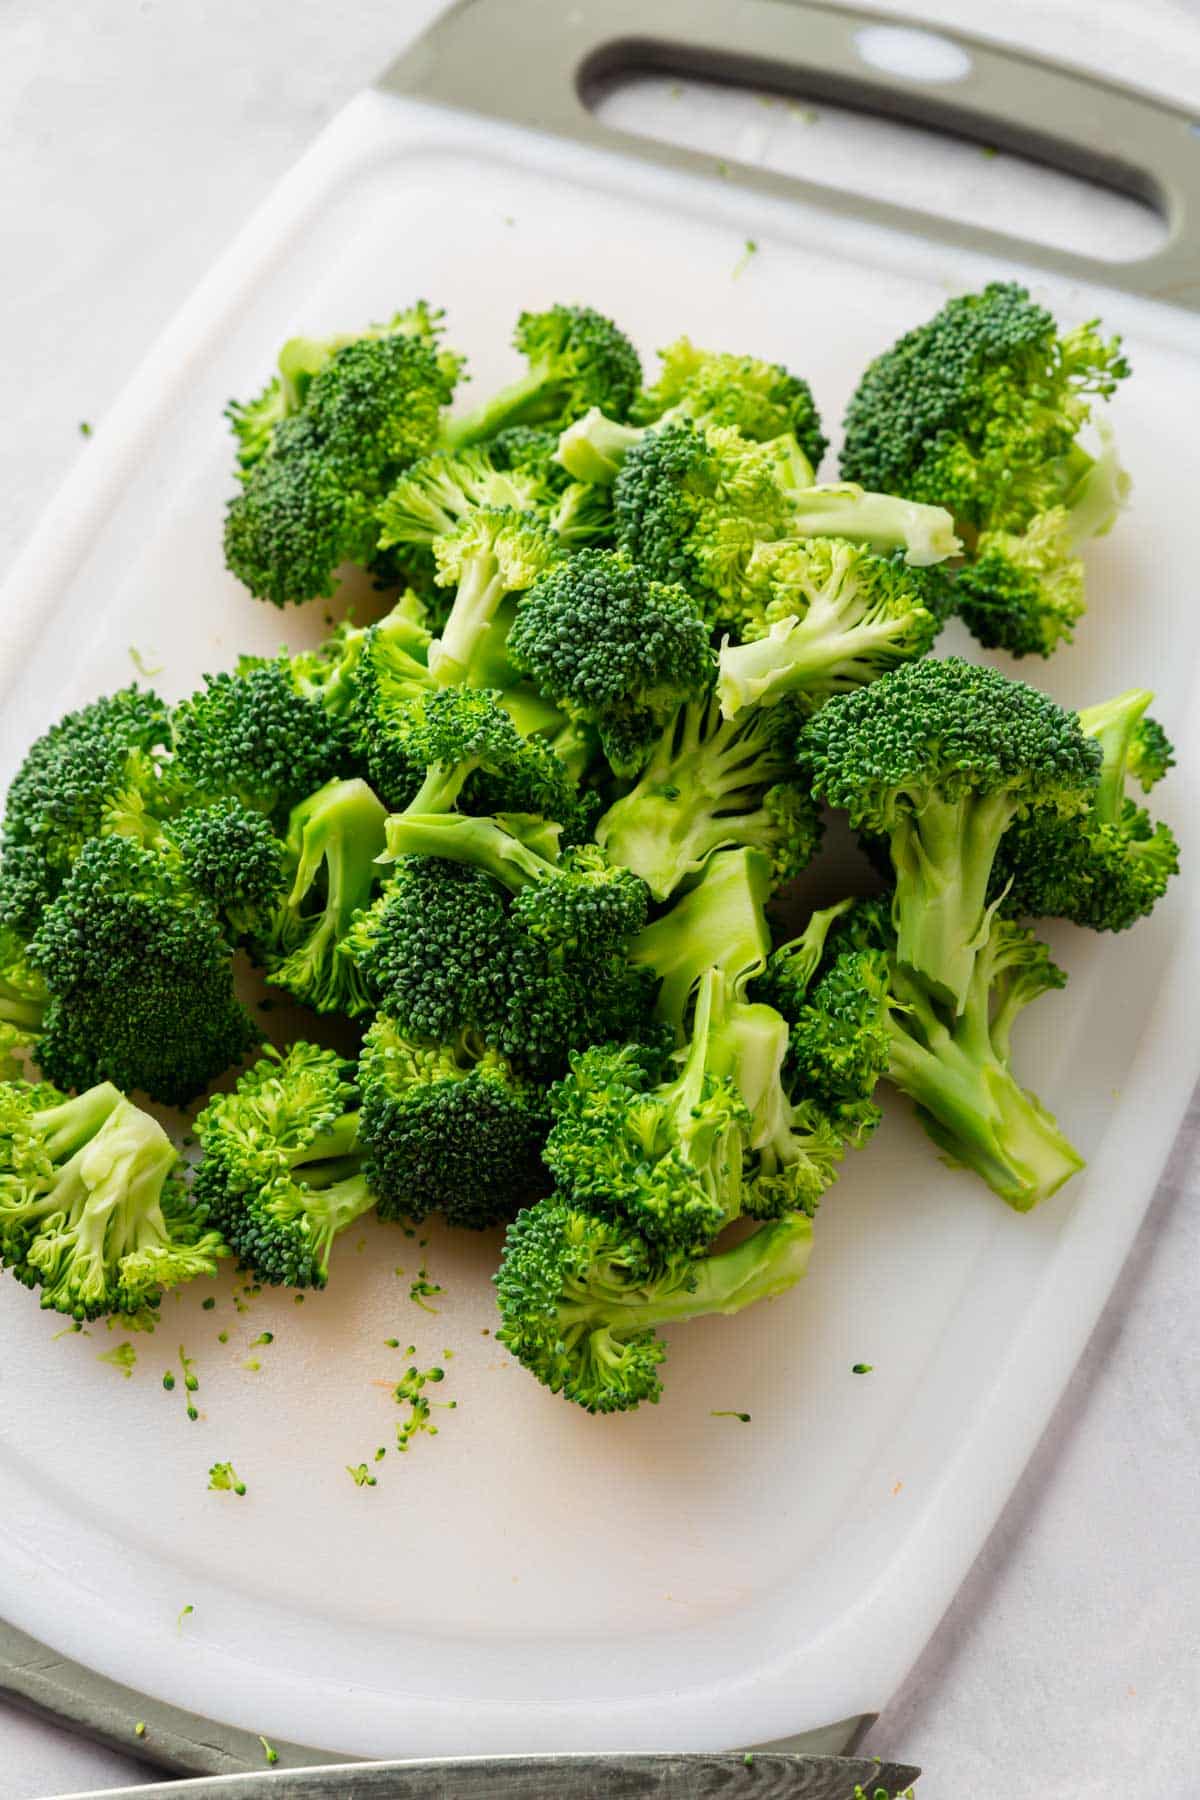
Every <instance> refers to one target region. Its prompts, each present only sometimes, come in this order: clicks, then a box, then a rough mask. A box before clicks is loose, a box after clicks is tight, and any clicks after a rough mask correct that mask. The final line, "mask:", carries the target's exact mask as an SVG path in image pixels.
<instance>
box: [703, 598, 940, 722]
mask: <svg viewBox="0 0 1200 1800" xmlns="http://www.w3.org/2000/svg"><path fill="white" fill-rule="evenodd" d="M848 612H849V609H847V608H845V607H841V606H838V605H836V604H835V603H833V602H831V601H829V600H828V599H826V598H825V597H824V596H822V597H821V598H820V599H817V600H814V601H813V603H812V605H811V606H810V607H809V609H808V611H807V612H806V613H805V614H804V616H803V618H787V619H777V620H776V621H775V622H774V623H773V624H772V626H771V628H770V630H769V631H768V632H767V635H766V636H765V637H761V638H754V639H752V640H751V641H750V642H749V643H748V644H726V645H724V646H723V647H722V650H721V665H720V675H719V677H718V683H717V693H718V696H719V698H720V702H721V711H722V714H723V715H724V717H725V718H726V719H734V718H736V717H737V715H738V713H740V712H741V711H743V709H744V708H745V707H747V706H774V705H775V704H776V703H777V702H778V701H780V700H782V699H783V698H784V696H785V695H787V694H797V693H804V692H805V690H806V689H813V688H815V689H819V691H820V692H821V693H822V694H828V693H830V692H833V691H836V690H837V689H839V688H855V687H862V686H864V685H865V683H866V682H868V681H870V680H871V679H872V677H873V676H874V675H876V674H877V673H878V672H879V665H878V660H877V659H878V656H879V653H880V652H881V651H884V652H886V650H887V649H888V647H889V646H890V645H891V644H892V643H894V642H895V641H896V640H897V639H899V640H901V641H903V639H904V637H905V635H906V634H907V633H908V632H909V631H910V630H911V621H909V620H907V619H897V618H887V617H880V618H877V619H874V620H869V621H863V622H860V623H855V622H854V621H853V619H852V618H850V617H849V616H848Z"/></svg>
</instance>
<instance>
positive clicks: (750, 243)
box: [732, 238, 758, 281]
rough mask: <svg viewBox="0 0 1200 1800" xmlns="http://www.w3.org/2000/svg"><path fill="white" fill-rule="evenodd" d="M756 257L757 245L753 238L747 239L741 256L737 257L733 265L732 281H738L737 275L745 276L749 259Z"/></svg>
mask: <svg viewBox="0 0 1200 1800" xmlns="http://www.w3.org/2000/svg"><path fill="white" fill-rule="evenodd" d="M757 255H758V244H757V243H756V242H755V240H754V239H753V238H747V239H746V242H745V245H744V246H743V248H742V254H741V255H740V256H739V257H738V259H737V261H736V262H735V263H734V265H733V277H732V278H733V280H734V281H736V280H737V279H738V277H739V275H744V274H745V272H746V270H747V269H748V268H749V267H750V259H751V257H754V256H757Z"/></svg>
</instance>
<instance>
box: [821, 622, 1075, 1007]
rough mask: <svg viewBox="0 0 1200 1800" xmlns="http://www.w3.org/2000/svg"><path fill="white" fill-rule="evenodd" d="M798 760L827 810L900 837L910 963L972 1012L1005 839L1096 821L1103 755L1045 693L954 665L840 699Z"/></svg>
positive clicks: (897, 861) (897, 674)
mask: <svg viewBox="0 0 1200 1800" xmlns="http://www.w3.org/2000/svg"><path fill="white" fill-rule="evenodd" d="M798 755H799V758H800V761H801V763H802V765H803V766H804V767H805V768H807V770H808V771H809V773H810V775H811V780H812V786H813V790H814V792H815V793H816V795H817V797H818V798H819V799H823V800H826V801H828V802H829V804H830V805H831V806H838V807H842V808H844V809H845V811H846V812H847V813H848V814H849V818H850V824H851V826H852V827H853V828H854V829H855V830H866V831H868V832H876V833H882V834H884V835H886V836H887V837H888V838H889V839H890V847H891V859H892V865H893V868H894V870H895V875H896V887H895V891H894V895H893V900H892V917H893V921H894V924H895V927H896V932H897V939H898V947H897V955H898V957H899V960H900V962H901V963H902V964H904V965H905V966H907V967H909V968H911V969H912V970H913V971H914V972H915V973H916V974H917V975H919V976H921V977H922V978H923V979H924V980H925V981H926V982H928V983H929V984H931V985H932V986H933V987H934V988H935V989H936V990H937V991H939V992H940V993H941V994H942V995H943V996H944V997H945V998H947V999H948V1000H949V1002H950V1003H951V1004H952V1005H953V1006H954V1007H955V1008H956V1009H957V1010H960V1011H961V1009H962V1008H963V1007H964V1006H965V1005H966V1002H967V992H968V988H969V985H970V981H971V974H972V969H973V967H974V962H975V957H976V953H977V948H978V945H979V944H980V943H981V941H982V939H983V937H984V933H985V928H986V920H987V909H988V887H989V883H990V880H991V874H992V866H993V863H994V862H995V859H996V853H997V850H998V848H999V845H1000V840H1001V838H1002V836H1003V834H1004V832H1005V831H1007V829H1008V827H1009V826H1010V825H1011V824H1012V823H1013V821H1014V820H1015V819H1017V818H1020V817H1024V816H1025V815H1027V814H1030V813H1033V812H1037V811H1039V810H1046V811H1050V812H1057V813H1060V814H1061V815H1062V816H1064V817H1067V816H1069V815H1070V814H1071V813H1073V812H1082V811H1084V810H1086V808H1087V806H1088V803H1089V801H1090V798H1091V794H1092V791H1093V789H1094V788H1095V785H1096V780H1097V777H1098V774H1099V767H1100V751H1099V747H1098V746H1097V745H1096V744H1095V743H1094V742H1093V741H1092V740H1091V739H1090V738H1088V737H1086V736H1085V735H1084V733H1083V731H1082V730H1081V728H1080V725H1079V721H1078V719H1077V717H1076V716H1075V714H1073V713H1069V712H1066V711H1064V709H1063V708H1062V707H1060V706H1058V705H1057V704H1056V703H1055V702H1054V701H1053V700H1051V699H1050V698H1049V696H1048V695H1046V694H1042V693H1039V691H1038V690H1037V689H1036V688H1032V687H1029V686H1027V685H1026V684H1025V683H1024V682H1021V681H1013V680H1010V679H1009V677H1007V676H1005V675H1001V674H1000V673H999V672H998V671H997V670H995V669H985V668H979V667H977V666H975V665H974V664H971V663H965V662H962V661H961V660H960V659H959V658H957V657H947V658H946V659H945V661H934V660H931V659H929V658H926V659H925V660H923V661H921V662H915V663H907V664H904V665H902V666H901V667H900V668H898V669H894V670H892V672H891V673H890V674H887V675H884V676H882V677H881V678H880V679H879V680H878V681H874V682H871V683H870V684H869V686H867V687H864V688H859V689H858V690H857V691H855V692H854V693H850V694H840V695H837V696H835V697H834V698H833V699H832V700H830V701H828V702H827V704H826V705H825V706H824V707H822V708H821V710H820V711H819V712H817V713H816V714H814V716H813V717H812V718H811V719H810V720H809V722H808V724H807V725H806V727H805V729H804V731H803V732H802V733H801V737H800V741H799V744H798Z"/></svg>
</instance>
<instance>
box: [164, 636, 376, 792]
mask: <svg viewBox="0 0 1200 1800" xmlns="http://www.w3.org/2000/svg"><path fill="white" fill-rule="evenodd" d="M204 681H205V685H204V687H203V688H202V689H201V690H200V692H199V693H196V694H193V695H192V696H191V697H190V698H189V699H187V700H183V701H181V702H180V704H179V705H178V706H177V707H176V708H175V711H174V714H173V719H172V722H173V725H174V732H175V760H174V764H173V773H174V775H175V777H176V779H177V781H178V782H179V783H180V785H181V786H182V787H183V788H184V789H185V790H186V791H187V792H189V793H193V794H196V795H198V796H200V797H202V798H209V799H217V798H227V797H231V798H233V799H237V800H240V801H242V803H243V804H244V805H245V806H249V807H255V808H257V809H258V810H259V811H260V812H263V813H265V814H266V815H267V816H268V817H269V818H271V819H274V820H275V821H276V822H278V823H282V822H283V821H284V820H285V819H286V818H287V816H288V813H289V812H290V811H291V809H292V807H293V806H295V805H296V803H297V802H298V801H299V800H301V799H303V798H304V796H305V795H306V794H311V793H312V792H313V790H314V789H315V788H318V787H321V786H323V785H324V783H325V782H327V781H330V780H332V779H334V778H335V777H337V776H344V775H349V774H353V773H354V771H355V768H356V765H357V758H356V756H355V752H354V739H353V735H352V733H351V730H350V728H349V726H348V724H346V723H345V722H344V721H343V720H341V719H339V718H337V717H335V716H333V715H332V714H331V712H330V710H329V709H328V708H327V707H326V706H325V705H324V704H322V701H321V700H320V699H319V698H316V697H311V698H310V697H309V696H307V695H305V694H303V693H300V692H298V691H297V685H296V680H295V678H294V676H293V673H292V671H291V669H290V668H289V667H288V666H287V665H286V664H285V662H283V661H282V660H276V661H274V662H269V663H263V664H260V665H258V666H254V667H248V668H245V669H244V670H243V671H242V672H240V673H238V674H235V675H228V674H221V675H206V676H205V678H204Z"/></svg>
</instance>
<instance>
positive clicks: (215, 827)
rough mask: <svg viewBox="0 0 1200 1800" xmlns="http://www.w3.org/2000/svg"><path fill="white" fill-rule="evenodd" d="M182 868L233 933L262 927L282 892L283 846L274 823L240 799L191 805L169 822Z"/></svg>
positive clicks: (246, 934) (252, 932)
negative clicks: (271, 823) (207, 804)
mask: <svg viewBox="0 0 1200 1800" xmlns="http://www.w3.org/2000/svg"><path fill="white" fill-rule="evenodd" d="M170 841H171V842H172V843H173V844H174V845H175V847H176V849H177V850H178V853H179V860H180V864H181V866H182V869H183V873H184V875H185V876H186V878H187V880H188V881H189V882H190V883H191V885H192V886H193V887H194V888H196V889H197V890H198V892H200V893H201V894H203V895H204V896H205V898H206V899H207V900H209V901H210V902H211V904H212V905H213V906H214V907H215V909H216V911H217V912H218V913H219V914H220V916H221V917H222V918H223V919H224V920H225V923H226V925H227V926H228V928H229V931H230V933H231V934H232V936H233V937H234V938H237V939H241V938H245V937H252V936H254V935H255V934H256V933H259V932H261V931H262V930H263V929H264V928H265V926H266V924H267V921H268V920H269V919H270V918H271V916H272V915H273V913H274V912H275V910H276V908H277V907H278V906H279V905H280V904H281V902H282V900H283V894H284V886H285V880H284V846H283V843H282V841H281V839H279V838H278V837H276V835H275V833H274V831H272V829H271V826H270V823H269V822H268V820H267V819H265V818H264V817H263V815H262V813H260V812H256V811H255V810H254V808H253V807H249V806H245V805H243V803H242V801H240V800H236V799H228V800H215V801H213V803H212V804H211V805H209V806H191V807H187V808H186V809H185V810H184V811H183V812H181V813H179V814H177V815H176V817H175V818H174V819H173V820H172V821H171V825H170Z"/></svg>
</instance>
